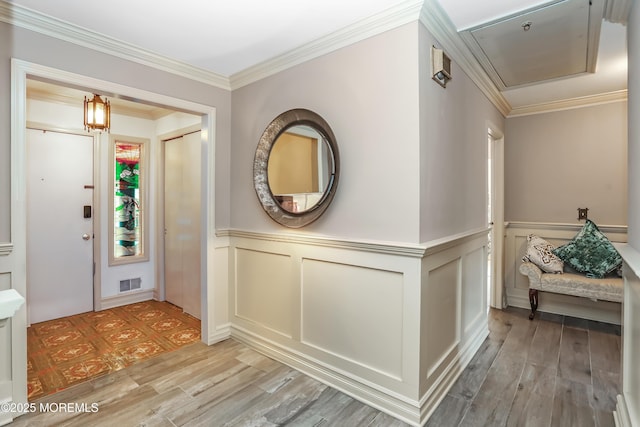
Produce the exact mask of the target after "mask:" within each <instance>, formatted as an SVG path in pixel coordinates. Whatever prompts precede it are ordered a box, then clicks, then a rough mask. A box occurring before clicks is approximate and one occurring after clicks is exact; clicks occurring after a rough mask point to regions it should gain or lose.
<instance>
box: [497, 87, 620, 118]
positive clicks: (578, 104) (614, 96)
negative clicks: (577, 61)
mask: <svg viewBox="0 0 640 427" xmlns="http://www.w3.org/2000/svg"><path fill="white" fill-rule="evenodd" d="M626 100H627V90H626V89H625V90H618V91H614V92H608V93H602V94H598V95H589V96H581V97H578V98H571V99H563V100H561V101H553V102H547V103H544V104H534V105H525V106H523V107H517V108H514V109H513V110H511V112H510V113H509V114H508V115H507V117H509V118H511V117H521V116H530V115H533V114H542V113H551V112H554V111H562V110H571V109H574V108H582V107H590V106H593V105H601V104H610V103H612V102H622V101H626Z"/></svg>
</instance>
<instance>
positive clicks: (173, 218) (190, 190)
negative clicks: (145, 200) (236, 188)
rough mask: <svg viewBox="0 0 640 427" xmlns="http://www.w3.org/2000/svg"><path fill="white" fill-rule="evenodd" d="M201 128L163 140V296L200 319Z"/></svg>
mask: <svg viewBox="0 0 640 427" xmlns="http://www.w3.org/2000/svg"><path fill="white" fill-rule="evenodd" d="M200 143H201V136H200V132H199V131H198V132H196V133H190V134H187V135H184V136H182V137H180V138H175V139H171V140H167V141H164V156H165V163H164V165H165V166H164V221H165V225H164V227H165V236H164V253H165V255H164V262H165V264H164V265H165V267H164V271H165V276H164V283H165V298H166V300H167V301H169V302H170V303H172V304H175V305H177V306H178V307H181V308H182V309H183V310H184V311H185V312H186V313H189V314H191V315H192V316H194V317H197V318H198V319H200V317H201V314H200V311H201V310H200V304H201V298H200V295H201V286H200V252H201V251H200Z"/></svg>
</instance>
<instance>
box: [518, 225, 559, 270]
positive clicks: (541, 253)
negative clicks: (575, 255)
mask: <svg viewBox="0 0 640 427" xmlns="http://www.w3.org/2000/svg"><path fill="white" fill-rule="evenodd" d="M554 249H555V246H553V245H552V244H551V243H549V242H547V241H546V240H544V239H543V238H542V237H540V236H536V235H535V234H529V235H528V236H527V251H526V252H525V255H524V256H523V257H522V261H524V262H532V263H533V264H535V265H537V266H538V267H539V268H540V270H542V271H544V272H546V273H562V272H563V270H564V262H563V261H562V260H561V259H560V258H558V257H557V256H556V255H555V254H554V253H553V250H554Z"/></svg>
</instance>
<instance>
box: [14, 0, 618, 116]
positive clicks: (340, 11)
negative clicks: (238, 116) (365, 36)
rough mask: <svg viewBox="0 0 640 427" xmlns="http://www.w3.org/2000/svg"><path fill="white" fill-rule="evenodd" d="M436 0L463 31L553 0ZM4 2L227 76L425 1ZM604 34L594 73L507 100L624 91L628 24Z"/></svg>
mask: <svg viewBox="0 0 640 427" xmlns="http://www.w3.org/2000/svg"><path fill="white" fill-rule="evenodd" d="M425 1H426V2H429V1H432V0H425ZM436 1H438V2H439V3H440V5H441V7H442V9H443V10H444V11H445V12H446V13H447V15H448V16H449V17H450V19H451V21H452V23H453V24H454V26H455V27H456V29H457V30H463V29H468V28H470V27H474V26H476V25H479V24H481V23H484V22H488V21H492V20H495V19H497V18H500V17H504V16H508V15H512V14H513V13H515V12H518V11H522V10H525V9H529V8H532V7H534V6H537V5H540V4H546V3H554V2H556V1H557V0H553V1H548V0H546V1H540V0H484V1H469V0H436ZM609 1H612V0H609ZM9 2H10V3H16V4H18V5H21V6H24V7H27V8H30V9H33V10H36V11H38V12H41V13H44V14H46V15H49V16H51V17H54V18H58V19H60V20H62V21H65V22H68V23H71V24H74V25H77V26H80V27H83V28H85V29H88V30H90V31H93V32H96V33H100V34H104V35H107V36H109V37H111V38H112V39H116V40H120V41H123V42H126V43H128V44H130V45H131V46H136V47H140V48H143V49H145V50H148V51H151V52H155V53H157V54H161V55H163V56H166V57H169V58H172V59H176V60H179V61H182V62H185V63H188V64H190V65H193V66H197V67H199V68H202V69H205V70H208V71H212V72H214V73H217V74H219V75H222V76H226V77H231V76H233V75H234V74H237V73H240V72H242V71H243V70H246V69H248V68H250V67H252V66H254V65H256V64H260V63H262V62H264V61H267V60H269V59H271V58H274V57H277V56H278V55H281V54H283V53H286V52H288V51H291V50H293V49H295V48H297V47H299V46H302V45H304V44H306V43H309V42H311V41H313V40H317V39H319V38H321V37H323V36H326V35H328V34H330V33H332V32H334V31H337V30H340V29H343V28H345V27H348V26H349V25H351V24H354V23H356V22H358V21H361V20H363V19H366V18H369V17H371V16H374V15H376V14H380V13H383V12H385V11H393V10H396V9H400V8H402V7H405V8H406V7H407V5H411V4H414V5H415V4H418V5H419V4H421V3H422V1H421V0H322V1H304V0H268V1H265V0H181V1H179V2H157V1H152V0H110V1H109V2H102V3H100V2H98V3H95V2H88V1H86V0H55V1H46V0H10V1H9ZM601 36H602V39H601V45H600V50H599V57H598V67H597V72H596V73H595V74H587V75H580V76H577V77H571V78H565V79H561V80H558V81H553V82H547V83H541V84H535V85H532V86H525V87H518V88H514V89H507V90H504V91H503V92H502V93H503V95H504V96H505V98H506V99H507V101H508V102H509V104H511V106H512V107H514V108H516V107H522V106H526V105H531V104H540V103H549V102H554V101H557V100H560V99H567V98H577V97H584V96H591V95H597V94H601V93H608V92H615V91H620V90H624V89H626V43H625V40H626V29H625V27H624V26H622V25H621V24H612V23H609V22H603V26H602V30H601ZM454 59H455V58H454Z"/></svg>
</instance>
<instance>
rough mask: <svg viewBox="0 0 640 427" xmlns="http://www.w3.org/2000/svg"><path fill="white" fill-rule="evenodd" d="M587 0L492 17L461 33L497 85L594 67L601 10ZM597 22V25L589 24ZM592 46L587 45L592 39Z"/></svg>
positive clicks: (582, 71) (516, 83)
mask: <svg viewBox="0 0 640 427" xmlns="http://www.w3.org/2000/svg"><path fill="white" fill-rule="evenodd" d="M590 12H591V11H590V1H589V0H564V1H559V2H554V3H552V4H548V5H545V6H542V7H539V8H536V9H534V10H529V11H524V12H522V13H520V14H516V15H512V16H509V17H507V18H504V19H501V20H498V21H493V22H490V23H488V24H485V25H481V26H479V27H476V28H473V29H470V30H468V31H466V33H467V34H463V35H464V36H465V39H466V40H467V41H468V42H471V43H469V44H470V45H471V47H472V50H473V51H474V54H476V56H477V57H478V59H479V60H480V62H481V63H482V64H483V66H484V67H485V70H486V71H487V72H488V74H489V75H490V76H492V77H493V79H494V81H496V84H497V85H498V86H499V87H501V88H509V87H514V86H520V85H524V84H529V83H534V82H540V81H546V80H551V79H556V78H560V77H565V76H570V75H575V74H580V73H585V72H592V71H593V69H591V62H592V61H591V60H590V57H589V55H590V54H591V53H597V41H598V39H597V37H591V35H592V34H593V33H594V32H597V33H598V34H599V31H600V24H601V21H602V14H600V17H599V19H591V13H590ZM594 26H597V28H591V27H594ZM592 40H593V43H595V44H596V46H591V45H590V41H592Z"/></svg>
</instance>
